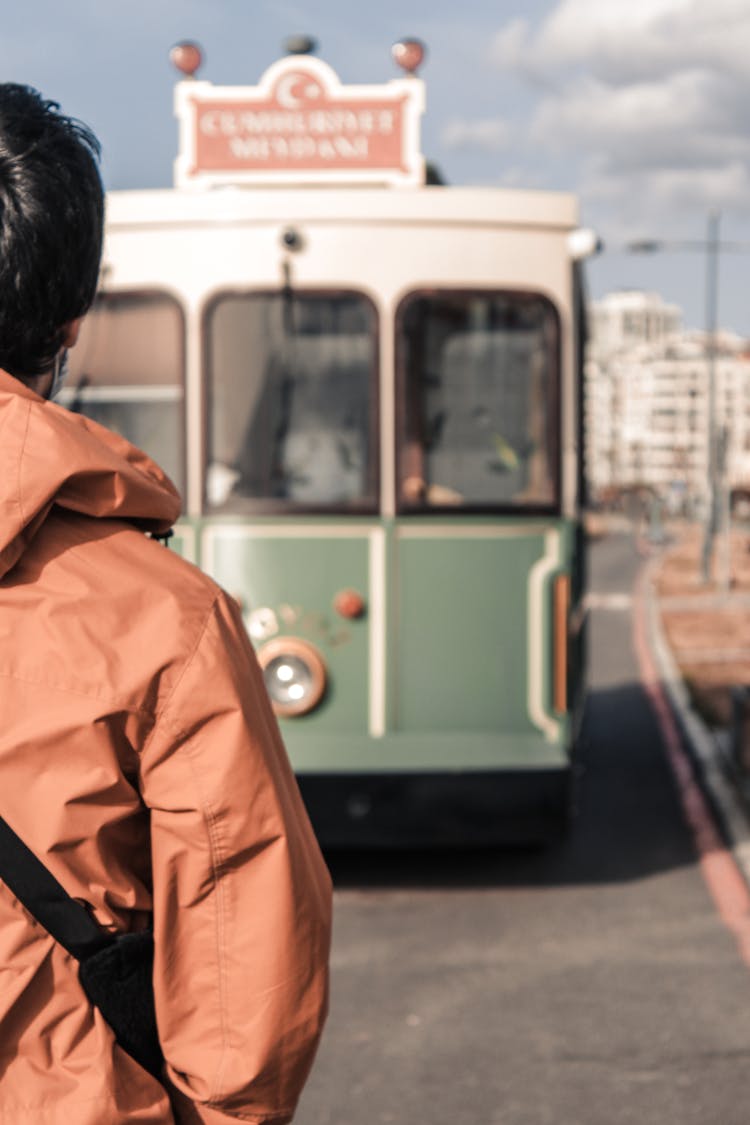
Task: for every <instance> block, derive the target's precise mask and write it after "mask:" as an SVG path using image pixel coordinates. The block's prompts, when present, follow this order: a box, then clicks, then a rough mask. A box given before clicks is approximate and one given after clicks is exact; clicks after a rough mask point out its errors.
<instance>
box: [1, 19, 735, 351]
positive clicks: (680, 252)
mask: <svg viewBox="0 0 750 1125" xmlns="http://www.w3.org/2000/svg"><path fill="white" fill-rule="evenodd" d="M0 4H2V7H3V9H4V12H3V34H2V37H0V75H2V80H3V81H15V82H25V83H28V84H30V85H32V86H35V87H37V89H39V90H41V91H42V93H43V94H45V95H46V96H47V97H50V98H54V99H55V100H56V101H58V102H60V104H61V105H62V108H63V110H64V111H65V112H67V113H70V114H72V115H74V116H77V117H80V118H81V119H82V120H84V121H86V122H87V124H89V125H91V127H92V128H93V129H94V130H95V132H96V133H97V135H98V136H99V138H100V140H101V143H102V148H103V162H102V169H103V176H104V180H105V184H106V186H107V187H108V188H111V189H117V188H133V187H165V186H169V185H170V184H171V181H172V162H173V159H174V157H175V155H176V151H177V125H176V121H175V119H174V117H173V110H172V89H173V86H174V82H175V80H176V78H177V74H176V72H175V71H174V69H173V68H172V66H171V64H170V62H169V50H170V47H171V46H172V45H173V44H174V43H176V42H177V41H179V40H184V39H190V40H194V41H196V42H198V43H200V45H201V47H202V48H203V51H204V55H205V62H204V65H203V67H202V69H201V72H200V75H199V76H200V77H201V78H205V79H207V80H209V81H212V82H215V83H217V84H232V85H242V84H251V85H253V84H255V83H257V82H258V80H259V79H260V77H261V75H262V74H263V72H264V71H265V69H266V68H267V67H268V66H270V64H271V63H273V62H274V61H275V60H276V59H277V58H279V57H280V56H281V55H282V54H283V53H284V50H283V43H284V40H285V39H286V38H287V37H288V36H290V35H293V34H302V33H304V34H309V35H312V36H313V37H314V38H315V39H316V40H317V42H318V45H319V46H318V51H317V54H318V56H319V57H320V58H322V59H323V60H324V61H325V62H327V63H328V64H329V65H331V66H332V67H333V69H334V70H335V71H336V73H337V74H338V76H339V78H340V79H341V81H342V82H347V83H357V82H363V83H378V82H384V81H387V80H388V79H390V78H395V77H398V76H399V72H398V70H397V68H396V67H395V64H394V63H393V61H392V59H391V54H390V49H391V45H392V44H393V43H394V42H395V41H396V40H398V39H400V38H402V37H409V36H411V37H416V38H419V39H421V40H422V41H423V42H424V43H425V44H426V47H427V59H426V62H425V64H424V66H423V67H422V70H421V72H420V73H421V77H422V78H423V79H424V80H425V83H426V87H427V112H426V115H425V118H424V120H423V124H422V142H423V143H422V148H423V151H424V153H425V155H426V156H427V158H428V159H429V160H431V161H433V162H434V163H435V164H437V165H438V167H439V168H440V170H441V172H442V174H443V176H444V178H445V179H446V180H447V181H448V182H449V183H453V184H479V185H483V186H501V187H502V186H510V187H519V188H539V189H545V190H563V191H572V192H575V193H576V194H577V196H578V197H579V200H580V208H581V223H582V225H585V226H590V227H593V228H594V229H595V230H596V232H597V234H598V235H599V237H600V238H601V240H602V242H603V246H604V249H603V251H602V253H601V254H600V255H599V256H598V257H597V258H596V259H595V260H593V261H591V262H590V263H589V266H588V285H589V293H590V295H591V296H592V297H593V298H600V297H602V296H603V295H604V294H606V293H607V292H610V291H612V290H616V289H620V288H631V289H633V288H635V289H647V290H652V291H655V292H658V293H660V294H661V295H662V296H663V298H664V299H665V300H666V301H668V302H670V303H674V304H677V305H679V306H680V307H681V308H682V309H683V312H684V318H685V325H686V327H688V328H690V327H695V328H701V327H703V326H704V325H705V323H706V291H707V267H708V260H709V259H708V255H707V254H706V252H705V244H706V241H707V236H708V231H709V221H710V216H711V214H712V213H715V214H718V215H719V231H720V253H719V283H718V320H719V324H720V326H722V327H724V328H727V329H731V330H733V331H735V332H738V333H740V334H742V335H745V336H748V337H750V112H749V111H748V107H749V106H750V66H748V51H749V48H750V0H494V2H490V0H463V2H460V3H456V0H429V2H428V0H418V2H411V3H409V2H407V0H400V2H399V0H378V2H377V3H376V4H366V5H361V4H356V3H352V0H329V2H327V0H317V2H316V3H315V4H312V3H290V2H287V0H244V2H240V0H128V3H127V5H125V4H114V3H112V2H111V0H66V2H65V3H64V4H61V3H60V2H59V0H54V2H53V0H25V2H23V3H11V0H0ZM639 239H649V240H656V241H657V242H659V243H660V248H659V250H658V251H657V252H655V253H652V254H649V255H642V254H634V253H632V252H631V251H630V250H629V249H628V246H629V243H631V242H633V241H635V240H639Z"/></svg>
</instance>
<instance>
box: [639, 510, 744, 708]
mask: <svg viewBox="0 0 750 1125" xmlns="http://www.w3.org/2000/svg"><path fill="white" fill-rule="evenodd" d="M669 533H670V542H669V544H668V546H667V547H666V548H665V549H664V551H663V553H662V554H661V555H660V557H659V560H658V562H657V570H656V576H655V584H656V592H657V596H658V601H659V607H660V611H661V619H662V625H663V628H664V631H665V634H666V637H667V640H668V642H669V645H670V648H671V650H672V653H673V655H674V658H675V660H676V662H677V664H678V666H679V668H680V670H681V672H682V674H683V677H684V679H685V683H686V685H687V687H688V690H689V691H690V694H691V696H692V698H693V703H694V705H695V707H696V709H697V710H698V711H699V712H700V714H701V715H702V716H703V718H704V719H705V720H706V722H707V723H708V724H709V725H710V726H712V727H728V726H730V724H731V722H732V696H731V691H732V688H733V687H734V686H750V529H749V528H742V529H740V528H735V529H733V530H732V532H731V533H730V535H729V536H726V535H722V536H720V537H718V538H717V540H716V543H715V547H714V557H713V565H712V575H711V577H712V581H711V582H709V583H705V582H703V580H702V575H701V569H702V568H701V548H702V544H703V529H702V528H700V527H696V526H694V525H692V526H691V525H684V526H675V527H672V528H670V529H669Z"/></svg>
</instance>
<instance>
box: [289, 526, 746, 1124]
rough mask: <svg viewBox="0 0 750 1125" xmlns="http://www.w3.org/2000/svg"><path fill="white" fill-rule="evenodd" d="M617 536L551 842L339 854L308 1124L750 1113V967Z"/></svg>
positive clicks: (601, 573) (692, 1119)
mask: <svg viewBox="0 0 750 1125" xmlns="http://www.w3.org/2000/svg"><path fill="white" fill-rule="evenodd" d="M639 563H640V560H639V557H638V554H637V552H636V549H635V544H634V542H633V540H632V539H631V538H630V537H628V536H625V535H621V536H614V537H611V538H609V539H607V540H604V541H602V542H601V543H598V544H597V545H596V546H595V548H594V550H593V552H592V558H591V581H590V584H589V586H590V590H591V593H592V595H593V599H592V602H593V605H594V606H595V607H596V608H594V609H593V611H592V620H591V627H590V629H591V631H590V644H591V648H590V681H591V688H592V690H591V695H590V699H589V704H588V708H587V713H586V721H585V725H584V737H585V751H584V755H583V760H584V765H585V772H584V776H583V778H582V782H581V788H580V800H579V813H578V817H577V820H576V823H575V825H574V828H573V831H572V833H571V834H570V836H569V838H568V839H567V840H566V841H564V842H563V843H562V844H560V845H558V846H556V847H554V848H552V849H548V850H545V851H537V852H528V851H527V852H513V851H487V852H480V853H476V852H475V853H466V854H460V853H452V854H451V853H448V854H446V853H439V854H435V855H427V856H418V855H409V854H403V853H399V854H397V855H392V856H386V857H383V856H377V855H376V856H372V855H370V856H368V855H361V854H351V853H350V854H347V855H334V856H329V862H330V865H331V868H332V872H333V875H334V881H335V884H336V888H337V889H336V912H335V936H334V951H333V958H332V967H333V987H332V1006H331V1014H330V1019H329V1024H328V1027H327V1031H326V1035H325V1038H324V1042H323V1046H322V1047H321V1051H320V1054H319V1056H318V1060H317V1062H316V1065H315V1068H314V1070H313V1074H312V1076H311V1078H310V1081H309V1083H308V1086H307V1089H306V1091H305V1093H304V1095H303V1099H302V1102H301V1104H300V1108H299V1111H298V1114H297V1117H296V1118H295V1123H296V1125H380V1123H386V1122H388V1123H395V1125H547V1123H549V1125H625V1123H626V1122H627V1123H630V1122H633V1123H639V1125H644V1123H648V1125H650V1123H654V1125H698V1123H700V1125H747V1123H748V1122H750V1100H749V1099H748V1094H747V1088H748V1082H749V1081H750V969H749V968H748V967H747V966H746V965H745V964H744V962H743V961H742V959H741V957H740V956H739V953H738V951H737V948H736V945H735V942H734V938H733V937H732V935H731V934H730V933H729V932H728V931H727V930H726V929H725V928H724V925H723V923H722V922H721V920H720V919H719V916H718V914H717V912H716V909H715V907H714V905H713V902H712V899H711V897H710V895H709V893H708V890H707V889H706V886H705V885H704V882H703V879H702V876H701V874H700V870H699V867H698V865H697V861H696V856H695V851H694V847H693V843H692V839H691V837H690V834H689V832H688V829H687V827H686V826H685V823H684V820H683V816H682V812H681V808H680V805H679V802H678V799H677V796H676V791H675V787H674V784H673V782H672V778H671V774H670V772H669V768H668V765H667V762H666V758H665V756H664V753H663V751H662V748H661V745H660V736H659V730H658V727H657V724H656V722H655V720H654V718H653V715H652V713H651V710H650V707H649V704H648V702H647V699H646V696H645V694H644V692H643V691H642V689H641V687H640V685H639V681H638V670H637V665H636V661H635V657H634V654H633V645H632V622H631V616H630V612H629V595H630V594H632V591H633V582H634V578H635V574H636V571H637V568H638V566H639Z"/></svg>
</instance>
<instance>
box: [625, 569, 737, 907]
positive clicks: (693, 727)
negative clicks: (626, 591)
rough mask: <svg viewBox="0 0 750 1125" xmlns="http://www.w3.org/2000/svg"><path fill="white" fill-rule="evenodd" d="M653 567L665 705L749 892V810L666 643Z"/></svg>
mask: <svg viewBox="0 0 750 1125" xmlns="http://www.w3.org/2000/svg"><path fill="white" fill-rule="evenodd" d="M657 563H658V558H657V557H653V556H652V558H651V559H650V560H649V561H648V562H647V564H646V575H645V579H646V580H645V583H644V588H645V609H646V624H647V630H648V641H649V645H650V647H651V651H652V653H653V656H654V659H655V661H656V665H657V668H658V671H659V676H660V678H661V681H662V684H663V687H664V690H665V692H666V695H667V698H668V700H669V704H670V706H671V707H672V710H673V711H674V713H675V715H676V716H677V719H678V721H679V723H680V726H681V729H682V731H683V733H684V736H685V739H686V742H687V744H688V748H689V750H690V752H691V755H692V758H693V761H694V762H695V763H696V764H697V767H698V769H697V772H698V775H699V777H698V781H699V783H700V784H701V785H702V786H703V788H704V790H705V791H706V795H707V796H708V798H709V800H710V802H711V804H712V805H713V807H714V809H715V810H716V811H717V813H718V815H719V818H720V819H721V821H722V824H723V828H724V832H725V835H726V837H727V844H728V847H729V848H730V849H731V851H732V854H733V856H734V859H735V862H736V863H737V866H738V867H739V869H740V871H741V872H742V875H743V877H744V879H745V881H746V883H747V884H748V885H749V886H750V809H748V806H747V804H746V802H745V800H744V799H743V797H742V795H741V793H740V792H739V791H738V789H739V779H738V778H737V776H736V771H733V770H732V768H731V766H730V762H729V756H728V752H727V750H726V748H723V747H722V745H721V743H720V741H719V739H718V738H717V737H716V736H714V735H713V734H712V733H711V731H710V730H709V728H708V727H707V726H706V724H705V723H704V722H703V720H702V719H701V717H700V716H699V715H698V713H697V712H696V711H695V709H694V708H693V706H692V704H691V702H690V696H689V694H688V691H687V688H686V687H685V683H684V681H683V679H682V676H681V674H680V671H679V669H678V667H677V664H676V662H675V659H674V657H673V655H672V651H671V649H670V647H669V645H668V643H667V640H666V637H665V635H664V631H663V629H662V626H661V621H660V620H659V605H658V598H657V596H656V591H655V584H654V580H653V577H654V571H655V568H656V565H657ZM733 773H734V777H732V774H733Z"/></svg>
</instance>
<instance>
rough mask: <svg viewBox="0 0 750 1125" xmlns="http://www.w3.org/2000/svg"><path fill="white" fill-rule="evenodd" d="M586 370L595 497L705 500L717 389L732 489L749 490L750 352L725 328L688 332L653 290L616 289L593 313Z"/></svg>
mask: <svg viewBox="0 0 750 1125" xmlns="http://www.w3.org/2000/svg"><path fill="white" fill-rule="evenodd" d="M590 320H591V330H592V331H591V342H590V347H589V352H588V358H587V365H586V397H585V402H586V428H587V466H588V469H587V471H588V478H589V485H590V488H591V492H592V495H593V496H594V497H596V496H600V495H602V494H606V493H607V492H608V491H609V490H611V489H615V490H618V489H623V488H634V487H638V486H642V485H646V486H650V487H652V488H654V489H656V490H657V491H658V492H659V494H660V495H662V496H663V497H664V498H665V499H666V500H667V501H668V502H669V503H670V504H671V505H673V506H674V507H675V508H680V507H683V506H686V505H687V506H690V507H693V508H695V506H696V505H699V504H701V503H704V502H705V498H706V495H707V490H708V470H709V415H710V398H709V386H710V383H711V381H712V380H713V386H714V410H713V415H714V419H715V433H716V441H717V456H718V460H719V466H720V469H721V470H722V476H723V480H724V482H725V483H726V484H728V485H729V487H732V488H738V487H743V488H744V487H750V348H749V346H748V342H747V341H745V340H743V339H741V338H740V337H737V336H735V335H732V334H730V333H726V332H719V333H717V335H716V338H715V340H714V341H713V353H712V354H711V353H710V351H709V347H708V344H709V341H708V340H707V338H706V335H705V334H704V333H701V332H683V331H682V329H681V323H682V317H681V313H680V310H679V309H678V308H677V307H676V306H674V305H667V304H665V303H664V302H663V301H662V299H661V297H659V295H658V294H655V293H634V292H627V293H613V294H609V295H608V296H607V297H605V298H604V299H603V300H602V301H600V302H595V303H594V304H593V307H592V309H591V316H590Z"/></svg>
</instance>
